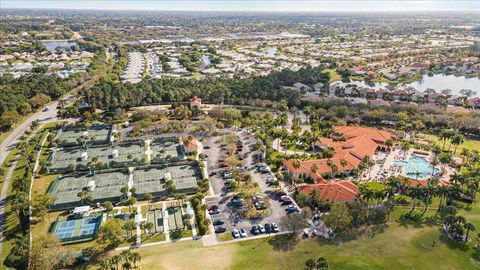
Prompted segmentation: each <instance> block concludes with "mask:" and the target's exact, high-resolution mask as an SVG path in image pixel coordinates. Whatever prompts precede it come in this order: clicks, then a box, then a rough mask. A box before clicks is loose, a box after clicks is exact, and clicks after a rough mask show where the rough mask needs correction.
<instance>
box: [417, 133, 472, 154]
mask: <svg viewBox="0 0 480 270" xmlns="http://www.w3.org/2000/svg"><path fill="white" fill-rule="evenodd" d="M425 139H426V140H429V141H431V142H433V143H436V144H438V145H440V146H443V141H441V140H440V138H439V137H438V136H437V135H433V134H425ZM449 144H450V141H448V140H447V142H446V143H445V148H446V149H448V146H449ZM463 148H466V149H469V150H477V151H480V140H474V139H465V141H464V142H463V143H462V144H460V145H459V146H458V147H457V153H456V154H460V153H461V151H462V149H463ZM450 149H451V150H452V151H453V150H454V149H455V145H452V147H451V148H450Z"/></svg>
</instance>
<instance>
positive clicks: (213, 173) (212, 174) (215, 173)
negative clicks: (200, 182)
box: [209, 172, 217, 176]
mask: <svg viewBox="0 0 480 270" xmlns="http://www.w3.org/2000/svg"><path fill="white" fill-rule="evenodd" d="M214 175H217V172H210V174H209V176H214Z"/></svg>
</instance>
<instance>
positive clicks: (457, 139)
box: [448, 133, 465, 153]
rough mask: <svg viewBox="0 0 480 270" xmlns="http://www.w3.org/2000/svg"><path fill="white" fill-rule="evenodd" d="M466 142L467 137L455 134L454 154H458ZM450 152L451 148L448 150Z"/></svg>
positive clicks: (453, 142)
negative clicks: (458, 150) (458, 148)
mask: <svg viewBox="0 0 480 270" xmlns="http://www.w3.org/2000/svg"><path fill="white" fill-rule="evenodd" d="M464 141H465V137H464V136H463V135H462V134H460V133H455V135H453V137H452V143H451V144H453V145H455V148H454V150H453V153H457V147H458V146H459V145H460V144H462V143H463V142H464ZM448 150H450V148H449V149H448Z"/></svg>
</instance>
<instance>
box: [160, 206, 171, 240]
mask: <svg viewBox="0 0 480 270" xmlns="http://www.w3.org/2000/svg"><path fill="white" fill-rule="evenodd" d="M162 211H163V231H164V233H165V241H168V242H170V241H171V239H170V226H169V225H168V210H167V203H166V202H162Z"/></svg>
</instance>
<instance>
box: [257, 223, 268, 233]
mask: <svg viewBox="0 0 480 270" xmlns="http://www.w3.org/2000/svg"><path fill="white" fill-rule="evenodd" d="M258 230H259V231H260V233H266V232H267V231H266V230H265V227H263V225H262V224H260V225H258Z"/></svg>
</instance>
